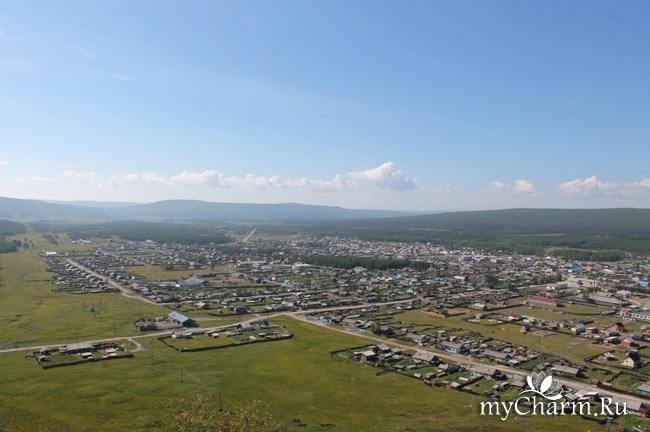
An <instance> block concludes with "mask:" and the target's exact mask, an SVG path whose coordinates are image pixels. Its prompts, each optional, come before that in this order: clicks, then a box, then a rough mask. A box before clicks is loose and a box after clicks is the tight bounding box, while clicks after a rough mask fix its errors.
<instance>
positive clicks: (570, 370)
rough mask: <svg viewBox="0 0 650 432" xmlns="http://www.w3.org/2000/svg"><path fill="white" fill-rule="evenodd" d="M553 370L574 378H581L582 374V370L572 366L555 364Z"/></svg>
mask: <svg viewBox="0 0 650 432" xmlns="http://www.w3.org/2000/svg"><path fill="white" fill-rule="evenodd" d="M551 370H552V371H553V372H554V373H555V374H557V375H563V376H568V377H573V378H579V377H580V376H581V375H582V371H581V370H580V369H579V368H577V367H572V366H562V365H561V366H554V367H553V368H551Z"/></svg>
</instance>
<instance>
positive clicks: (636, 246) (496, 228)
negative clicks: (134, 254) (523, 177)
mask: <svg viewBox="0 0 650 432" xmlns="http://www.w3.org/2000/svg"><path fill="white" fill-rule="evenodd" d="M288 228H289V227H287V228H285V230H287V231H288ZM267 229H275V231H276V232H278V231H280V230H281V229H282V228H279V227H270V228H267ZM291 229H292V230H294V231H295V230H297V229H301V230H303V231H306V232H310V233H312V234H318V235H339V236H346V237H356V238H360V239H365V240H376V241H396V242H432V243H436V244H442V245H447V246H451V247H471V248H476V249H485V250H492V251H498V250H501V251H506V252H508V253H523V254H531V255H540V254H544V253H547V252H552V253H554V254H556V255H557V254H560V255H564V256H566V257H571V258H574V259H600V260H615V259H617V258H620V257H622V256H623V254H624V253H633V254H641V255H646V254H650V209H589V210H584V209H577V210H567V209H508V210H491V211H472V212H450V213H441V214H433V215H418V216H408V217H395V218H382V219H355V220H339V221H322V222H319V223H313V222H312V223H307V224H304V225H302V226H301V227H293V228H291ZM578 251H583V252H578ZM603 251H609V252H603ZM612 251H613V252H612Z"/></svg>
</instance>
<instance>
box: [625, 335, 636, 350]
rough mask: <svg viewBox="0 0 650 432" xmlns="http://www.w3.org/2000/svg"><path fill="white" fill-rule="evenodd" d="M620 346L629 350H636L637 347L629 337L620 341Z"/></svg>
mask: <svg viewBox="0 0 650 432" xmlns="http://www.w3.org/2000/svg"><path fill="white" fill-rule="evenodd" d="M621 345H622V346H625V347H630V348H636V347H638V346H639V344H638V343H636V342H635V340H634V339H632V337H631V336H628V337H626V338H625V339H623V340H622V341H621Z"/></svg>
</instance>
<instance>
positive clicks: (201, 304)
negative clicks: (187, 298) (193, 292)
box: [196, 302, 210, 310]
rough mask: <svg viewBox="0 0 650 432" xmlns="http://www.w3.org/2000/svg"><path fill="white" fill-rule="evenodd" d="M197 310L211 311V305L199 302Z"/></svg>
mask: <svg viewBox="0 0 650 432" xmlns="http://www.w3.org/2000/svg"><path fill="white" fill-rule="evenodd" d="M196 308H197V309H199V310H205V309H210V304H209V303H206V302H198V303H197V304H196Z"/></svg>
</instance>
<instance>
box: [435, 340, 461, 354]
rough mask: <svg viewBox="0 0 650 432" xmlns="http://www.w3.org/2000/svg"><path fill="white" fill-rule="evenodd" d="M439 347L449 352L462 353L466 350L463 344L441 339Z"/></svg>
mask: <svg viewBox="0 0 650 432" xmlns="http://www.w3.org/2000/svg"><path fill="white" fill-rule="evenodd" d="M440 347H441V348H442V349H444V350H445V351H447V352H450V353H458V354H462V353H463V352H464V351H466V349H465V347H464V346H463V344H461V343H459V342H450V341H442V343H441V344H440Z"/></svg>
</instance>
